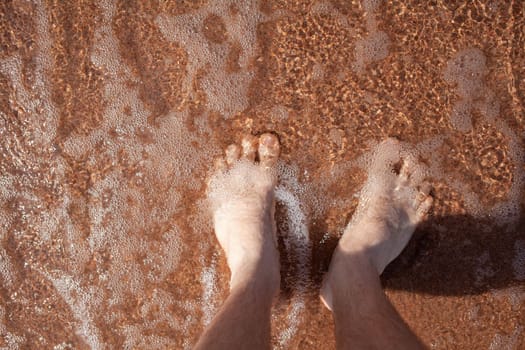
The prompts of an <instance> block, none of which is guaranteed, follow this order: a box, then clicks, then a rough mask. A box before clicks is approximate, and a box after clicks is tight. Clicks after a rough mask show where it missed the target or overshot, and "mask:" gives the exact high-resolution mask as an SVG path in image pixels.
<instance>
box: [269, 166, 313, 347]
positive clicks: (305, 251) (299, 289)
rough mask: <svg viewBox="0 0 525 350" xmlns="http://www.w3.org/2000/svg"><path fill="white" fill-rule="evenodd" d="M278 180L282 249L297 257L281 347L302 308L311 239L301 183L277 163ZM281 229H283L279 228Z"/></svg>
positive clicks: (307, 278) (293, 327)
mask: <svg viewBox="0 0 525 350" xmlns="http://www.w3.org/2000/svg"><path fill="white" fill-rule="evenodd" d="M279 174H280V179H281V183H280V184H279V186H277V187H276V189H275V198H276V200H277V201H278V202H281V203H282V204H283V205H284V206H285V207H286V225H287V228H288V232H287V234H286V235H285V236H283V240H284V244H285V247H286V250H287V251H289V252H291V253H292V254H293V255H294V256H296V257H297V262H296V263H295V268H296V272H297V279H296V281H295V283H294V296H293V297H292V301H291V310H290V312H289V313H288V315H287V324H288V327H287V328H286V329H285V330H284V331H283V332H282V333H281V334H280V335H279V345H280V347H281V348H284V347H285V346H286V345H287V344H288V342H289V341H290V339H291V338H292V337H293V336H294V335H295V333H296V332H297V329H298V328H299V326H300V323H301V322H302V318H301V317H300V316H301V314H302V313H303V312H304V308H305V305H304V303H305V301H304V300H305V295H306V292H307V288H308V285H309V284H310V276H309V274H310V265H311V241H310V236H309V231H308V220H307V218H306V216H305V214H304V211H303V209H302V205H301V202H300V200H299V195H300V193H301V186H300V185H299V184H298V182H297V178H296V177H295V176H293V175H294V174H296V173H295V171H294V170H293V168H290V167H287V166H286V165H284V164H283V163H280V164H279ZM281 232H284V231H283V230H281Z"/></svg>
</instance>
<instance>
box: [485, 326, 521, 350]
mask: <svg viewBox="0 0 525 350" xmlns="http://www.w3.org/2000/svg"><path fill="white" fill-rule="evenodd" d="M522 330H523V326H519V325H518V326H516V327H515V328H514V331H513V332H512V334H509V335H504V334H496V335H495V336H494V338H493V339H492V342H491V343H490V346H489V350H514V349H517V347H516V346H517V345H518V341H519V338H520V334H521V332H522Z"/></svg>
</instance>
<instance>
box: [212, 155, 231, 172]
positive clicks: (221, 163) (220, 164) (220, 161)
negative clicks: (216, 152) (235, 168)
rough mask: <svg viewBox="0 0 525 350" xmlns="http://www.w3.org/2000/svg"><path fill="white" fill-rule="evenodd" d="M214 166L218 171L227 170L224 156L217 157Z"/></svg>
mask: <svg viewBox="0 0 525 350" xmlns="http://www.w3.org/2000/svg"><path fill="white" fill-rule="evenodd" d="M214 168H215V171H216V172H219V173H223V172H225V171H226V170H227V169H228V165H227V164H226V160H224V158H223V157H218V158H217V159H215V162H214Z"/></svg>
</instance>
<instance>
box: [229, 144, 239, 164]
mask: <svg viewBox="0 0 525 350" xmlns="http://www.w3.org/2000/svg"><path fill="white" fill-rule="evenodd" d="M240 156H241V148H240V147H239V146H238V145H235V144H233V145H229V146H228V147H227V148H226V163H227V164H228V165H229V166H231V165H233V164H234V163H235V162H236V161H238V160H239V157H240Z"/></svg>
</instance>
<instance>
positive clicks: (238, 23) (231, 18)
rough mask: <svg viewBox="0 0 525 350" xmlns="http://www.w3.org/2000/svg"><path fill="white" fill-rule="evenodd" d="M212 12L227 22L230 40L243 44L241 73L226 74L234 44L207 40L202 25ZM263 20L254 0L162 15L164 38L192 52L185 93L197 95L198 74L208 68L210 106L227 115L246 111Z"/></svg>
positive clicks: (204, 84) (204, 82) (205, 85)
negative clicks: (233, 8)
mask: <svg viewBox="0 0 525 350" xmlns="http://www.w3.org/2000/svg"><path fill="white" fill-rule="evenodd" d="M232 5H235V7H236V9H237V11H236V12H235V13H232V12H231V11H230V8H231V6H232ZM209 15H218V16H219V17H220V18H221V19H222V20H223V21H224V24H225V27H226V30H227V33H228V37H229V38H230V41H231V42H232V43H239V44H240V45H241V47H242V51H241V55H240V57H239V66H240V70H239V71H238V72H230V73H226V72H225V69H224V67H225V66H226V60H227V58H228V53H229V51H230V50H231V49H232V47H231V44H230V43H229V42H225V43H221V44H218V43H209V42H208V40H207V39H206V37H205V35H204V33H203V31H202V27H203V23H204V20H205V19H206V18H207V17H208V16H209ZM262 20H263V15H262V14H261V13H260V11H259V9H258V3H257V1H254V0H249V1H243V2H230V1H217V2H213V3H210V4H209V5H208V6H203V7H201V8H200V9H198V10H196V11H194V12H192V13H191V14H182V15H178V16H168V15H164V14H161V15H159V17H157V18H156V20H155V22H156V24H157V26H158V27H159V29H160V31H161V33H162V34H163V35H164V37H165V38H166V39H168V40H170V41H172V42H175V43H178V44H180V45H182V46H183V47H184V48H185V49H186V51H187V53H188V66H187V69H186V78H185V80H184V83H183V87H182V89H183V91H184V94H185V95H187V96H191V95H192V94H193V84H194V82H195V79H196V75H197V73H198V72H199V71H201V70H202V69H205V72H206V73H205V75H204V77H203V79H202V87H203V89H204V91H205V92H206V95H207V105H208V108H209V109H211V110H213V111H217V112H220V113H221V114H222V115H223V116H224V117H226V118H228V117H230V116H232V115H234V114H237V113H239V112H241V111H243V110H244V109H245V108H246V107H247V106H248V98H247V95H246V93H247V91H248V86H249V84H250V82H251V80H252V79H253V77H254V72H253V70H252V67H251V60H252V59H253V57H254V55H255V50H256V48H257V45H256V34H257V25H258V24H259V23H260V22H261V21H262Z"/></svg>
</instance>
